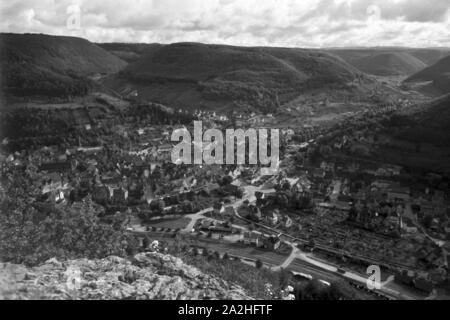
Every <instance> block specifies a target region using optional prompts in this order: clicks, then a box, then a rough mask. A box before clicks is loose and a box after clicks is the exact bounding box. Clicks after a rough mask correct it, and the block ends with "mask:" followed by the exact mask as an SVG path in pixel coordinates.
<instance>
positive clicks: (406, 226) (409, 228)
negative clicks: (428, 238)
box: [402, 217, 418, 233]
mask: <svg viewBox="0 0 450 320" xmlns="http://www.w3.org/2000/svg"><path fill="white" fill-rule="evenodd" d="M402 229H403V230H404V231H405V232H407V233H417V231H418V230H417V227H416V226H415V225H414V223H413V222H412V220H411V219H410V218H408V217H404V218H403V219H402Z"/></svg>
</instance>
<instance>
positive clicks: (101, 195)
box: [92, 186, 110, 204]
mask: <svg viewBox="0 0 450 320" xmlns="http://www.w3.org/2000/svg"><path fill="white" fill-rule="evenodd" d="M109 199H110V192H109V189H108V187H106V186H98V187H95V188H94V191H93V192H92V200H94V201H95V202H97V203H100V204H102V203H106V202H107V201H108V200H109Z"/></svg>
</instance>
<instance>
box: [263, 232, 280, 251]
mask: <svg viewBox="0 0 450 320" xmlns="http://www.w3.org/2000/svg"><path fill="white" fill-rule="evenodd" d="M280 245H281V240H280V238H279V237H276V236H270V237H263V246H264V248H266V249H269V250H272V251H276V250H278V248H280Z"/></svg>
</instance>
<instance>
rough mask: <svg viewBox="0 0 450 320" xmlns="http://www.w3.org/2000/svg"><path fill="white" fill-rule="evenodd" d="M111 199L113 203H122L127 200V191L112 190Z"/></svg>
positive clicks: (121, 189) (120, 189)
mask: <svg viewBox="0 0 450 320" xmlns="http://www.w3.org/2000/svg"><path fill="white" fill-rule="evenodd" d="M112 197H113V201H114V202H115V203H123V202H125V201H127V199H128V190H126V189H124V188H116V189H114V190H113V195H112Z"/></svg>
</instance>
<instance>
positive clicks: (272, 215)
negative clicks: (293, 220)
mask: <svg viewBox="0 0 450 320" xmlns="http://www.w3.org/2000/svg"><path fill="white" fill-rule="evenodd" d="M266 220H267V222H269V223H270V224H271V225H272V226H274V225H276V224H277V223H278V220H279V214H278V213H277V211H276V210H275V211H272V212H271V213H269V215H267V216H266Z"/></svg>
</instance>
